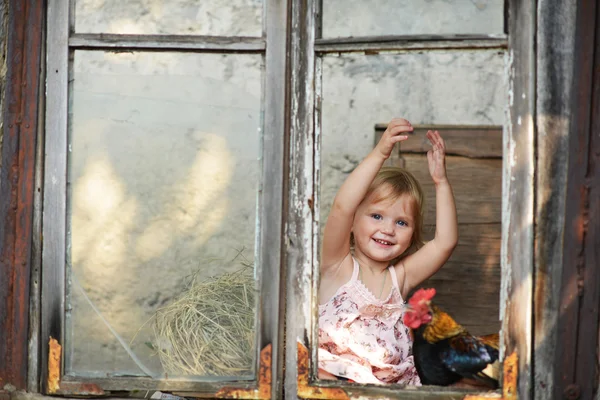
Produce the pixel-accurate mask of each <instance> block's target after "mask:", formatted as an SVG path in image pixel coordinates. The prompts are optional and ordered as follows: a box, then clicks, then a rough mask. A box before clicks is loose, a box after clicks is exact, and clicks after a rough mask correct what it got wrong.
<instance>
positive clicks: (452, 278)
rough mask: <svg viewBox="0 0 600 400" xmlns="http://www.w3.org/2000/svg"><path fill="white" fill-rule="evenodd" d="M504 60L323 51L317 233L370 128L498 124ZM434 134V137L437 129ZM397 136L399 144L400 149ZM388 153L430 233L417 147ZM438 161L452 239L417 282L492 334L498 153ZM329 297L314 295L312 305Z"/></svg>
mask: <svg viewBox="0 0 600 400" xmlns="http://www.w3.org/2000/svg"><path fill="white" fill-rule="evenodd" d="M504 64H505V55H504V53H503V52H498V51H465V52H457V51H433V52H426V53H416V52H410V53H400V54H390V53H387V54H380V55H362V54H344V55H335V56H334V55H331V56H325V57H323V58H322V74H323V76H322V102H321V107H322V112H321V122H322V125H321V126H322V135H321V146H322V148H321V177H320V182H321V185H320V186H321V187H320V197H319V202H320V207H319V210H320V219H321V220H320V227H321V233H322V229H323V227H324V225H325V222H326V219H327V216H328V214H329V210H330V208H331V204H332V202H333V198H334V196H335V194H336V192H337V190H338V188H339V187H340V185H341V184H342V183H343V181H344V180H345V179H346V178H347V177H348V175H349V174H350V173H351V172H352V171H353V170H354V168H355V167H356V166H357V165H358V164H359V163H360V161H362V160H363V158H364V157H365V156H366V155H367V154H368V153H369V152H370V151H371V150H372V149H373V147H374V145H375V142H376V134H377V133H380V132H377V129H376V126H378V125H380V124H384V125H387V123H389V121H390V120H391V119H392V118H396V117H403V118H406V119H408V120H409V121H410V122H411V123H412V125H413V126H418V125H432V124H436V125H454V126H458V125H477V126H481V125H486V126H488V125H495V126H502V124H503V120H504V108H505V104H506V102H507V100H508V97H507V92H506V86H505V84H506V83H505V79H504V71H505V65H504ZM498 130H499V129H496V130H495V132H496V133H497V132H498ZM441 134H442V137H443V132H441ZM446 139H447V138H446ZM498 139H500V141H501V135H495V136H493V137H492V136H490V140H492V141H493V143H494V144H497V142H498ZM408 140H409V141H411V140H412V141H413V143H414V141H417V140H419V141H420V140H424V141H423V144H422V146H423V148H425V152H426V151H427V150H428V149H429V148H430V146H429V145H427V144H425V142H427V139H422V138H418V137H416V136H413V137H412V138H409V139H408ZM407 143H408V142H402V144H401V145H400V146H399V147H400V150H402V146H407ZM499 148H502V146H501V144H500V145H499ZM476 150H477V149H476ZM394 157H396V158H393V157H392V158H390V159H389V160H388V164H391V165H394V166H399V167H404V168H406V169H407V170H409V171H410V172H411V173H412V174H413V175H415V177H416V178H417V180H418V181H419V182H420V183H421V186H422V187H423V191H424V194H425V221H424V225H425V226H424V236H425V240H430V239H431V238H432V236H433V233H434V225H435V211H436V210H435V188H434V184H433V180H432V179H431V176H430V174H429V170H428V165H427V157H426V154H424V153H423V154H407V153H400V155H399V156H394ZM446 164H447V173H448V177H449V180H450V182H451V183H452V187H453V191H454V195H455V199H456V205H457V212H458V230H459V243H458V246H457V247H456V249H455V251H454V253H453V254H452V257H451V258H450V260H449V261H448V262H447V263H446V264H445V265H444V267H443V268H441V269H440V270H439V271H438V272H437V273H436V274H435V275H434V276H433V277H432V278H430V279H429V280H427V281H425V282H424V283H423V285H424V286H425V287H436V288H437V289H438V294H437V295H436V297H435V303H436V304H437V305H438V306H440V307H441V308H442V309H443V310H445V311H447V312H449V313H450V314H451V315H452V316H453V317H454V318H455V319H456V320H457V321H458V322H459V323H461V324H463V325H464V326H466V327H467V329H469V331H470V332H472V333H474V334H491V333H494V332H496V333H497V332H498V331H499V329H500V324H499V321H498V315H499V312H498V310H499V291H500V232H501V211H500V210H501V195H502V159H501V155H496V156H494V157H493V158H490V157H488V156H481V157H478V156H477V155H475V157H465V156H457V155H456V154H448V155H447V157H446ZM472 282H480V284H479V286H478V290H477V295H476V296H475V295H474V294H473V291H472V290H471V288H470V286H469V285H472ZM384 283H385V281H384ZM378 288H379V286H377V287H376V288H375V290H378ZM336 289H337V287H332V288H331V289H330V290H327V289H324V290H323V291H322V293H336ZM372 293H376V292H372ZM380 293H381V292H380ZM330 296H333V294H330ZM383 296H384V298H385V296H386V295H385V294H384V295H383ZM375 297H377V295H375ZM331 299H332V297H328V298H321V299H319V304H326V303H327V302H328V301H330V300H331ZM336 300H339V299H336ZM339 301H342V300H339ZM330 304H331V303H330ZM375 308H376V307H375ZM473 310H477V312H474V311H473ZM324 324H327V323H326V322H325V323H324ZM357 329H360V328H357ZM323 337H324V338H325V340H327V339H326V338H328V337H330V338H333V336H332V335H330V336H327V334H323ZM331 340H333V341H334V343H333V344H332V343H325V347H327V346H329V348H333V349H336V348H337V347H336V343H335V339H331ZM345 345H346V343H344V344H343V345H342V347H344V346H345ZM344 348H348V347H344ZM377 351H379V349H377V350H373V352H372V354H377Z"/></svg>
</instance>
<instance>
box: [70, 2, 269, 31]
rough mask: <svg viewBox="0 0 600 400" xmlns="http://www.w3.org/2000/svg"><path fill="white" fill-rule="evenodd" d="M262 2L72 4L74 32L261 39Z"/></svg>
mask: <svg viewBox="0 0 600 400" xmlns="http://www.w3.org/2000/svg"><path fill="white" fill-rule="evenodd" d="M262 7H263V1H262V0H210V1H207V0H203V1H189V0H170V1H167V0H127V1H123V0H76V1H75V32H77V33H120V34H136V35H150V34H171V35H211V36H262V12H263V11H262Z"/></svg>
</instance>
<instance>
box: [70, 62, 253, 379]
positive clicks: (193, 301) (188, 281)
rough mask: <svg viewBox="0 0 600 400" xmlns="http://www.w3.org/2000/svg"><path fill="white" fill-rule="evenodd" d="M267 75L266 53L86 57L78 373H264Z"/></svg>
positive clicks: (78, 167)
mask: <svg viewBox="0 0 600 400" xmlns="http://www.w3.org/2000/svg"><path fill="white" fill-rule="evenodd" d="M261 74H262V57H261V56H260V55H213V54H202V55H199V54H175V53H133V54H132V53H118V54H114V53H103V52H87V51H77V52H76V53H75V60H74V65H73V76H72V77H71V79H72V86H71V89H72V90H71V98H70V104H71V108H70V141H69V182H70V190H69V215H68V221H69V224H70V236H69V241H70V261H71V269H70V271H68V274H69V285H68V288H69V290H68V299H67V300H68V306H69V307H68V309H69V310H70V312H68V313H67V344H68V345H69V346H68V349H67V363H66V364H67V365H66V367H67V373H73V374H75V375H80V376H96V375H98V376H107V375H123V374H126V375H151V376H154V377H159V378H166V377H176V376H182V375H185V376H189V375H220V376H225V375H227V376H241V375H245V376H248V375H251V374H252V373H253V364H254V350H253V349H254V346H255V343H254V342H255V340H254V332H255V329H254V323H255V303H254V300H255V298H256V296H255V287H256V285H255V282H254V278H253V277H254V266H253V265H254V243H255V237H256V232H255V230H256V226H257V225H256V198H257V194H256V193H257V186H258V181H259V167H260V165H259V161H258V158H259V155H260V149H259V143H260V137H259V123H260V99H261ZM215 354H218V357H217V356H216V355H215Z"/></svg>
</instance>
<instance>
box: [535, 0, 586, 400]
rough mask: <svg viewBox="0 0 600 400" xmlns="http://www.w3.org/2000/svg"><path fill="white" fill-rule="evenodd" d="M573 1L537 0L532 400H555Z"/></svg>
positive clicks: (574, 7) (572, 48)
mask: <svg viewBox="0 0 600 400" xmlns="http://www.w3.org/2000/svg"><path fill="white" fill-rule="evenodd" d="M576 10H577V5H576V3H575V2H568V1H563V0H540V1H539V4H538V23H537V34H536V37H537V42H536V47H537V55H536V69H537V72H536V74H537V78H536V80H537V84H536V86H537V87H536V95H537V99H536V129H537V135H536V140H537V144H536V151H537V162H536V186H537V187H536V210H535V221H536V224H535V275H534V276H535V282H534V287H535V298H534V310H535V312H534V325H533V329H534V343H535V346H534V349H535V350H534V357H533V369H534V371H535V372H534V375H535V382H534V393H533V394H534V398H535V399H537V400H545V399H550V398H553V393H554V384H555V379H554V369H555V367H556V366H557V365H558V364H556V363H555V352H556V349H557V342H556V333H557V329H556V327H557V320H558V315H559V296H560V286H561V278H562V276H561V270H562V260H563V246H562V240H563V234H564V221H565V219H564V218H565V198H566V187H567V168H566V166H567V163H568V159H569V153H568V151H567V150H566V149H568V139H569V135H568V132H569V123H570V120H571V118H572V114H573V110H572V108H571V107H572V102H571V100H570V99H571V96H572V94H571V82H572V76H573V69H574V66H575V64H574V45H575V43H574V36H575V28H576V24H575V14H576Z"/></svg>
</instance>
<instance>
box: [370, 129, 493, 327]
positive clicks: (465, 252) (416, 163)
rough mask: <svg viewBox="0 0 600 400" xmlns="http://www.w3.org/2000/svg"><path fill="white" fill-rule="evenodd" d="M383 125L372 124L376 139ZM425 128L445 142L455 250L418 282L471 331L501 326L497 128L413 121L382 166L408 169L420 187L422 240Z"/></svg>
mask: <svg viewBox="0 0 600 400" xmlns="http://www.w3.org/2000/svg"><path fill="white" fill-rule="evenodd" d="M385 129H386V125H385V124H378V125H376V126H375V143H377V142H378V141H379V138H380V137H381V135H382V134H383V132H384V131H385ZM427 130H437V131H439V132H440V135H441V136H442V138H443V139H444V142H445V144H446V168H447V172H448V178H449V180H450V183H451V184H452V189H453V191H454V196H455V199H456V208H457V213H458V232H459V241H458V246H457V247H456V249H455V250H454V253H453V254H452V256H451V257H450V259H449V260H448V262H447V263H446V265H444V267H443V268H442V269H441V270H440V271H438V272H437V273H436V274H435V275H434V276H433V277H431V278H430V279H428V280H427V281H425V282H424V283H423V284H422V285H421V286H420V287H434V288H436V290H437V295H436V298H435V303H436V304H437V305H438V306H440V307H441V308H442V309H444V310H445V311H447V312H448V313H450V315H452V316H453V317H454V318H455V319H456V320H457V321H458V322H459V323H461V324H462V325H464V326H465V327H466V328H467V329H468V330H469V331H470V332H471V333H473V334H487V333H493V332H498V331H499V330H500V321H499V304H500V302H499V300H500V299H499V296H500V275H501V274H500V237H501V214H502V212H501V210H502V127H501V126H459V125H416V126H415V129H414V132H413V134H412V135H411V137H410V138H409V140H407V141H404V142H402V143H401V144H399V145H397V147H398V149H397V150H396V151H394V153H393V155H392V157H390V159H389V160H388V161H387V164H386V165H394V166H399V167H403V168H406V169H408V170H409V171H411V172H412V173H413V174H414V175H415V176H416V177H417V179H419V181H420V182H421V184H422V187H423V190H424V192H425V221H424V228H425V240H430V239H431V238H432V237H433V234H434V231H435V188H434V185H433V181H432V180H431V177H430V175H429V170H428V167H427V151H428V150H429V149H430V148H431V145H430V144H429V141H428V139H427V137H426V133H427Z"/></svg>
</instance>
